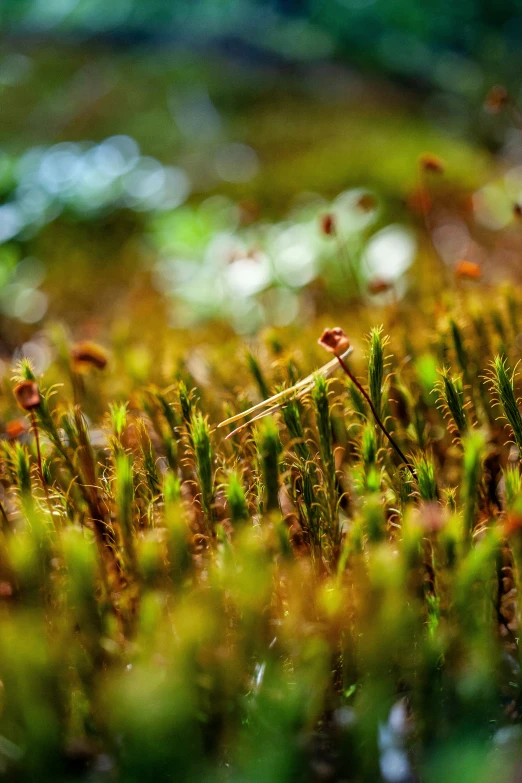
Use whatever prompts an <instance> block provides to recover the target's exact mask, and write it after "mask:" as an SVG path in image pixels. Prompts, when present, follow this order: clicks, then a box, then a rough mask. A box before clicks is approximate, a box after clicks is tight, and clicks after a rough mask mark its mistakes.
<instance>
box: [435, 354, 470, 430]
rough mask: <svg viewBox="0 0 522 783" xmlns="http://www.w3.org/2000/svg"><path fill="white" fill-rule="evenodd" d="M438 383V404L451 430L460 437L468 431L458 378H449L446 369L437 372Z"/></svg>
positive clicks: (460, 384) (461, 389)
mask: <svg viewBox="0 0 522 783" xmlns="http://www.w3.org/2000/svg"><path fill="white" fill-rule="evenodd" d="M439 375H440V381H439V382H438V384H437V390H438V392H439V404H440V406H441V409H442V411H443V414H444V416H445V417H446V418H447V419H449V420H450V426H451V430H452V432H453V433H454V434H456V435H458V436H459V437H462V435H464V434H465V433H466V431H467V429H468V417H467V414H466V403H465V399H464V389H463V386H462V380H461V378H460V377H459V376H453V377H452V376H451V375H450V371H449V368H448V367H443V368H442V369H441V370H439Z"/></svg>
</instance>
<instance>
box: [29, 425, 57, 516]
mask: <svg viewBox="0 0 522 783" xmlns="http://www.w3.org/2000/svg"><path fill="white" fill-rule="evenodd" d="M31 425H32V427H33V434H34V440H35V443H36V457H37V460H38V475H39V476H40V481H41V482H42V487H43V490H44V492H45V499H46V500H47V507H48V509H49V513H50V515H51V519H52V518H53V510H52V506H51V499H50V497H49V489H48V487H47V482H46V480H45V478H44V472H43V467H42V452H41V451H40V435H39V432H38V422H37V420H36V415H35V412H34V410H32V411H31Z"/></svg>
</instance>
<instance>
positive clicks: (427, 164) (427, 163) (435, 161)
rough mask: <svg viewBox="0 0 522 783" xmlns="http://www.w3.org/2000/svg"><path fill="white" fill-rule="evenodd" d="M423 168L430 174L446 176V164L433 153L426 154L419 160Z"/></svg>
mask: <svg viewBox="0 0 522 783" xmlns="http://www.w3.org/2000/svg"><path fill="white" fill-rule="evenodd" d="M419 163H420V166H421V168H422V169H423V170H424V171H426V172H429V173H430V174H444V162H443V161H442V160H441V158H438V157H437V156H436V155H432V154H431V152H426V153H425V154H424V155H421V157H420V158H419Z"/></svg>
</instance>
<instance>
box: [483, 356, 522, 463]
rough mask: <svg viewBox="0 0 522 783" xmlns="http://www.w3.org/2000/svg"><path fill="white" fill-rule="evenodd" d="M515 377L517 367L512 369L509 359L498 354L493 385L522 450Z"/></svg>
mask: <svg viewBox="0 0 522 783" xmlns="http://www.w3.org/2000/svg"><path fill="white" fill-rule="evenodd" d="M515 377H516V367H515V369H514V370H513V371H511V370H510V368H509V365H508V362H507V359H506V358H505V357H502V356H500V355H498V354H497V356H495V358H494V359H493V362H492V372H491V375H490V381H491V387H492V390H493V392H494V393H495V394H496V397H497V401H498V404H499V405H500V406H501V408H502V412H503V414H504V417H505V418H506V419H507V421H508V423H509V426H510V427H511V431H512V433H513V437H514V439H515V443H516V444H517V446H518V449H519V451H521V452H522V416H521V415H520V411H519V409H518V403H517V398H516V396H515Z"/></svg>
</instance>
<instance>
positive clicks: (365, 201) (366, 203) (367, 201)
mask: <svg viewBox="0 0 522 783" xmlns="http://www.w3.org/2000/svg"><path fill="white" fill-rule="evenodd" d="M355 206H356V207H357V209H360V210H361V212H373V211H374V209H377V199H376V198H375V196H372V194H371V193H363V195H362V196H359V198H358V199H357V201H356V202H355Z"/></svg>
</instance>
